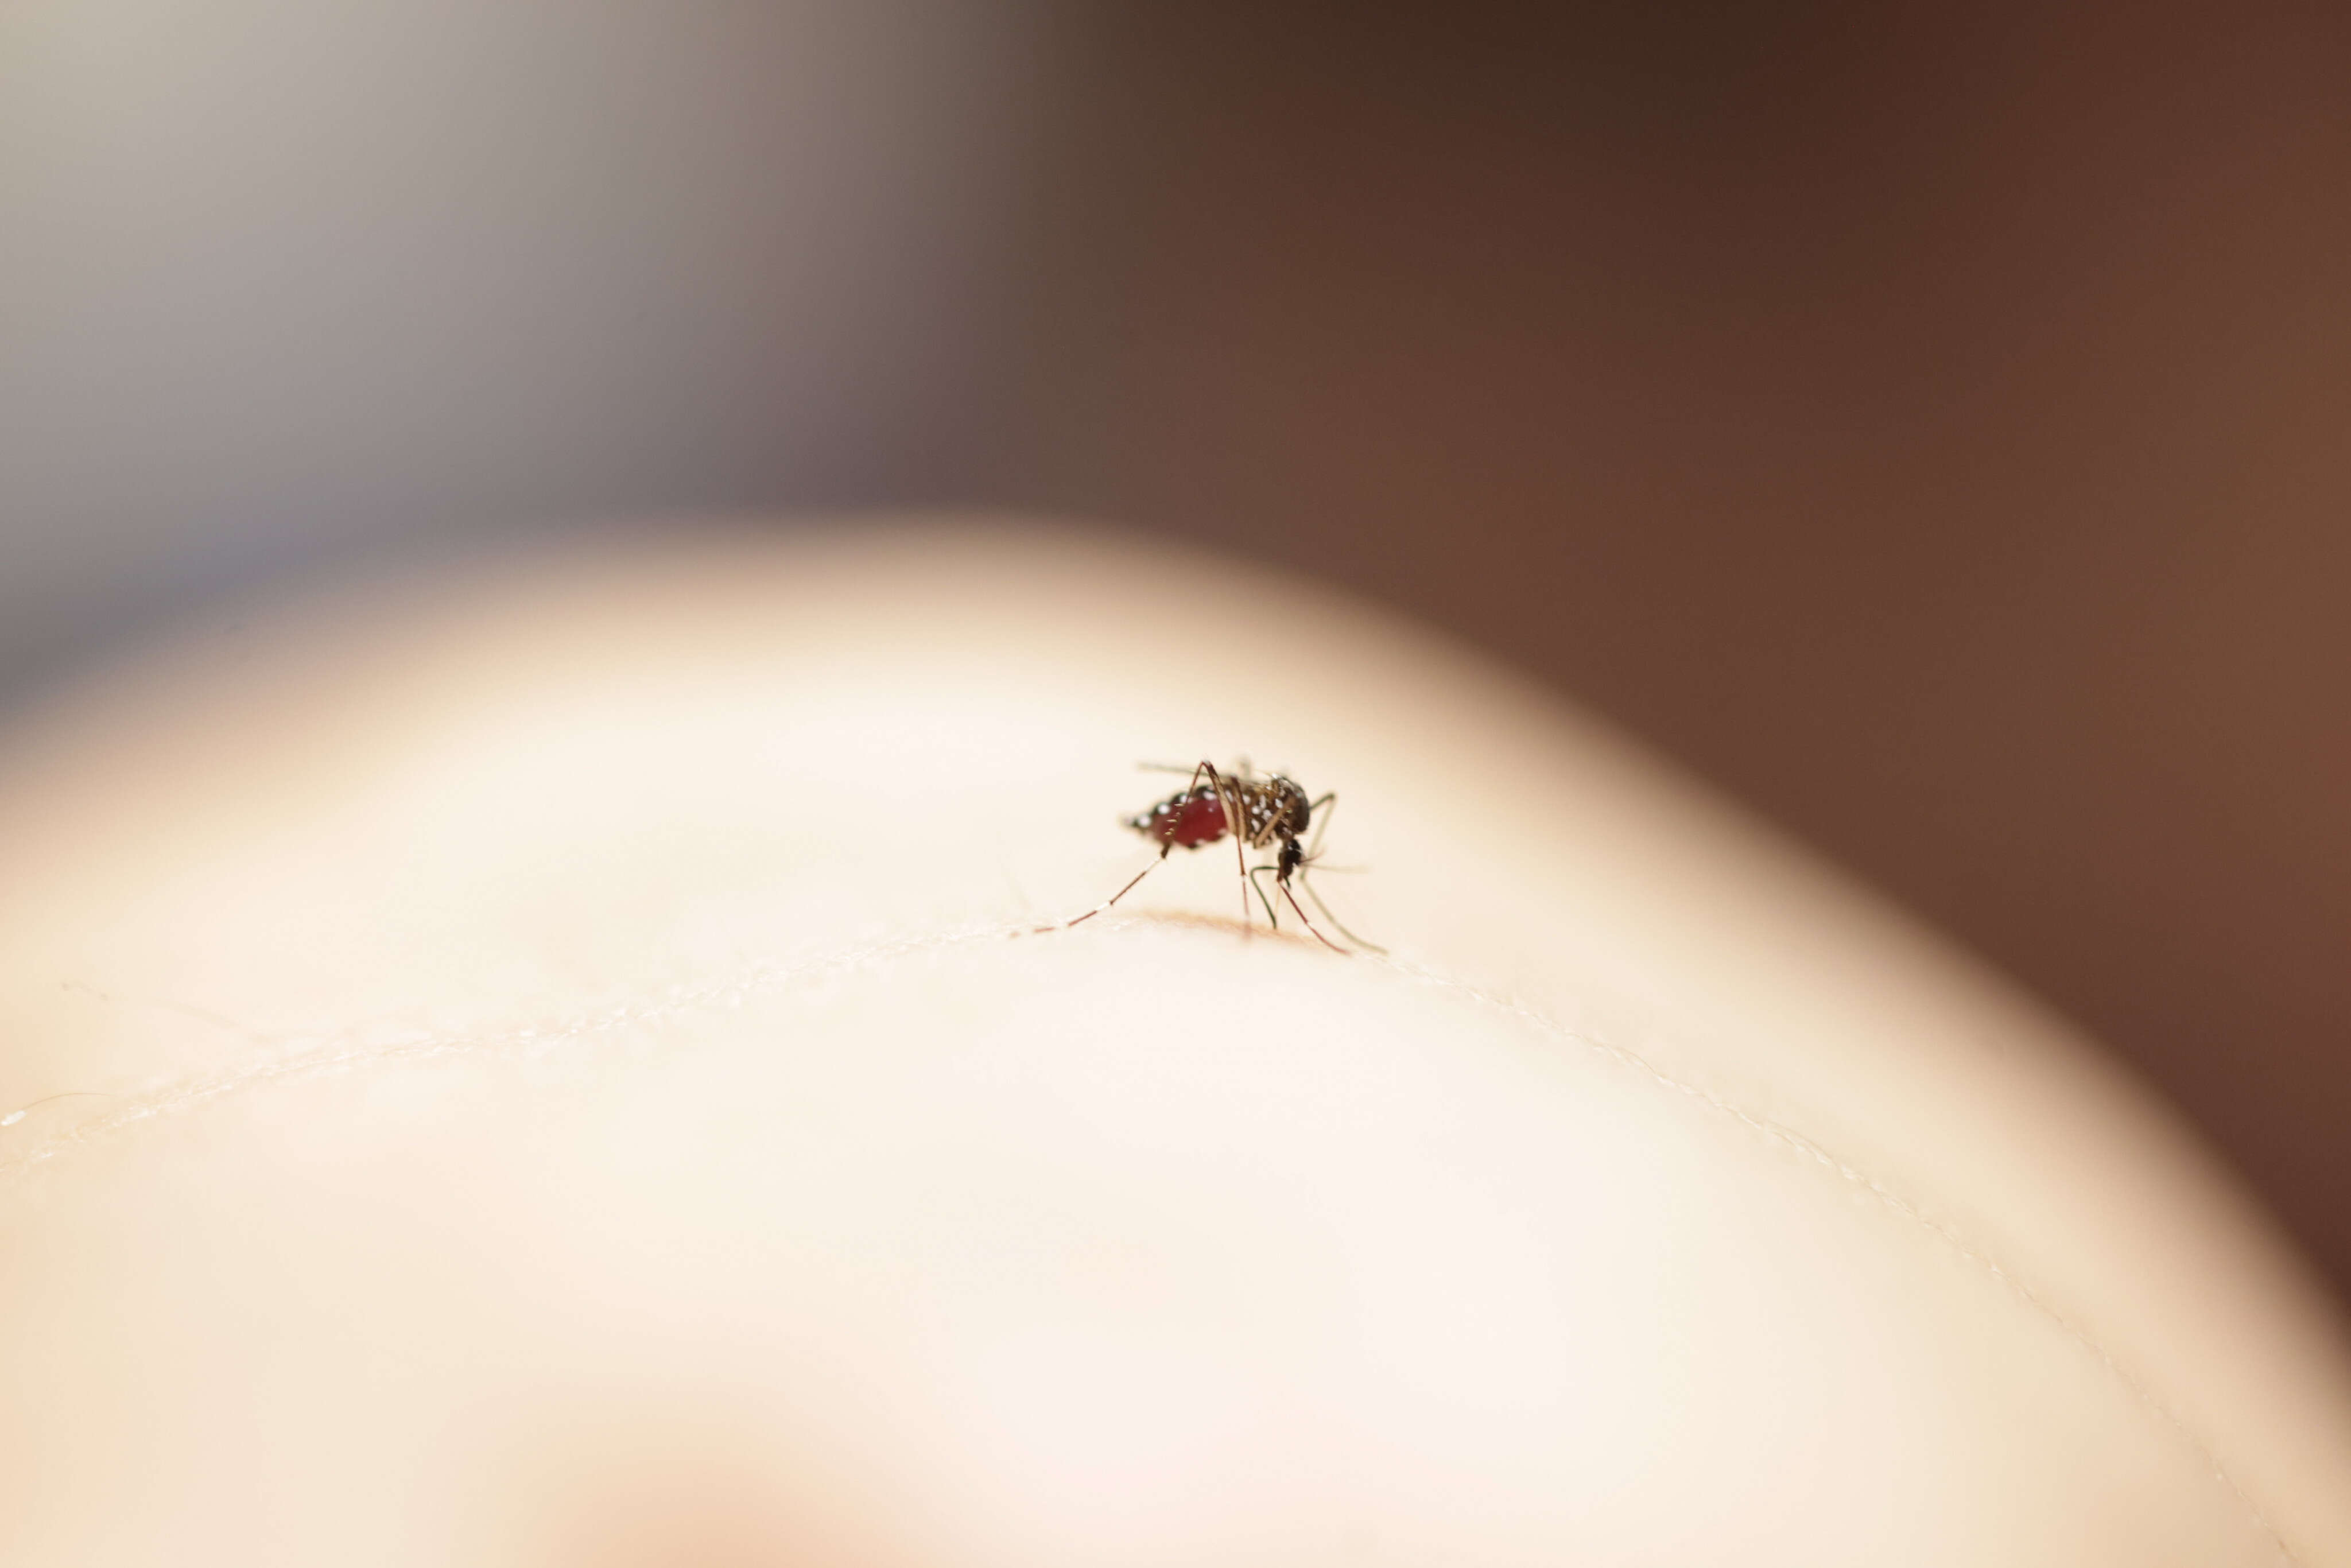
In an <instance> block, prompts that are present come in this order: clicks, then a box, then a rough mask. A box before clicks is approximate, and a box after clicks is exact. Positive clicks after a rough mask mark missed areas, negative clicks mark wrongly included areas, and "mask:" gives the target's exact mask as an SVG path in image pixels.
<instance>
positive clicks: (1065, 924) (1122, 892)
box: [1037, 844, 1175, 931]
mask: <svg viewBox="0 0 2351 1568" xmlns="http://www.w3.org/2000/svg"><path fill="white" fill-rule="evenodd" d="M1174 848H1175V845H1174V844H1162V845H1161V846H1160V848H1159V858H1158V859H1157V860H1155V861H1153V862H1151V863H1150V864H1149V865H1147V866H1144V868H1143V869H1142V870H1141V871H1139V872H1136V873H1134V878H1133V879H1132V880H1131V881H1129V882H1128V883H1127V884H1126V885H1125V886H1124V887H1122V888H1120V889H1119V890H1118V891H1117V892H1116V893H1113V894H1111V895H1110V896H1109V897H1108V898H1105V899H1103V900H1102V902H1101V903H1100V904H1095V905H1094V906H1093V907H1092V909H1089V910H1087V911H1086V912H1085V913H1084V914H1083V915H1073V916H1071V918H1070V919H1067V920H1064V921H1062V922H1061V924H1060V925H1040V926H1038V927H1037V929H1038V930H1040V931H1067V930H1068V929H1069V928H1070V927H1071V926H1072V925H1077V924H1078V923H1079V922H1081V921H1085V920H1092V918H1093V917H1094V916H1095V915H1100V914H1101V913H1102V911H1103V910H1105V909H1108V908H1109V907H1110V906H1111V905H1112V904H1116V903H1117V902H1118V901H1119V900H1120V899H1122V898H1124V897H1125V896H1126V895H1127V894H1130V893H1133V892H1134V884H1135V883H1138V882H1141V881H1142V880H1143V879H1144V877H1146V876H1149V875H1150V874H1151V873H1153V872H1155V871H1157V870H1158V869H1159V868H1160V867H1161V866H1162V865H1163V864H1165V862H1166V860H1167V852H1168V851H1169V850H1172V849H1174Z"/></svg>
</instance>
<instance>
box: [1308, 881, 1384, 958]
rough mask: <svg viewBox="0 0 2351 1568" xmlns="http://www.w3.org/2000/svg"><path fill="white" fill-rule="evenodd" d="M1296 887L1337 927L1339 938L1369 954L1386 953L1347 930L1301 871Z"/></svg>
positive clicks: (1378, 946) (1376, 945)
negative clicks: (1300, 888) (1303, 891)
mask: <svg viewBox="0 0 2351 1568" xmlns="http://www.w3.org/2000/svg"><path fill="white" fill-rule="evenodd" d="M1298 885H1299V886H1301V887H1302V888H1304V889H1305V890H1306V896H1307V897H1309V898H1311V899H1312V900H1313V901H1314V907H1315V908H1317V909H1319V910H1321V911H1322V918H1323V919H1325V920H1327V921H1329V922H1330V923H1331V924H1332V925H1335V926H1337V927H1338V929H1339V935H1340V936H1344V937H1345V938H1346V939H1347V940H1348V941H1350V942H1353V944H1354V945H1355V946H1358V947H1361V948H1363V949H1364V951H1366V952H1369V953H1382V954H1384V953H1385V952H1386V951H1387V949H1386V948H1384V947H1383V946H1380V945H1379V944H1378V943H1376V942H1366V941H1364V939H1363V938H1362V937H1360V936H1356V935H1355V934H1354V933H1353V932H1352V931H1350V930H1348V929H1347V926H1346V923H1345V922H1344V921H1343V920H1341V919H1340V918H1339V917H1338V916H1337V915H1333V914H1332V913H1331V906H1330V905H1329V904H1325V903H1323V902H1322V894H1319V893H1317V892H1315V891H1314V884H1313V883H1311V882H1309V881H1307V880H1306V873H1305V872H1304V871H1302V870H1301V872H1300V873H1298ZM1293 902H1294V901H1293Z"/></svg>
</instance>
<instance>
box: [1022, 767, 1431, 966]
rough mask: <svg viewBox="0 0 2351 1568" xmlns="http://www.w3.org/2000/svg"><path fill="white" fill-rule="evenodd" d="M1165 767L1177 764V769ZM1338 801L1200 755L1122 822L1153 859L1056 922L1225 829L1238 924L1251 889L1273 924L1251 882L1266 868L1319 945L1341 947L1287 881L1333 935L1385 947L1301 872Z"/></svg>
mask: <svg viewBox="0 0 2351 1568" xmlns="http://www.w3.org/2000/svg"><path fill="white" fill-rule="evenodd" d="M1145 766H1146V767H1149V766H1157V765H1155V764H1145ZM1168 770H1169V771H1171V772H1181V771H1183V769H1182V768H1170V769H1168ZM1338 802H1339V797H1338V795H1337V794H1336V793H1335V792H1333V793H1329V794H1324V795H1320V796H1317V797H1315V798H1314V799H1312V800H1309V799H1307V796H1306V791H1305V790H1304V789H1301V788H1300V787H1299V786H1298V784H1297V782H1296V781H1295V780H1293V779H1285V778H1283V777H1282V776H1281V775H1280V774H1279V773H1275V774H1270V775H1267V776H1266V777H1263V778H1259V776H1258V775H1257V774H1256V773H1255V772H1254V771H1252V770H1251V768H1249V764H1248V763H1246V762H1242V763H1238V764H1236V765H1235V766H1233V767H1231V768H1225V769H1222V770H1219V769H1218V768H1217V765H1216V764H1215V763H1213V762H1202V763H1201V764H1200V765H1199V766H1198V767H1196V768H1193V769H1192V781H1191V782H1190V783H1189V784H1187V785H1186V786H1185V787H1184V788H1183V789H1179V790H1177V791H1176V792H1175V794H1173V795H1170V796H1168V797H1167V799H1165V800H1162V801H1160V802H1159V803H1158V804H1157V805H1155V806H1154V807H1152V808H1151V810H1147V811H1144V812H1142V813H1140V814H1139V815H1136V816H1133V817H1129V818H1128V819H1126V823H1125V825H1126V826H1127V827H1129V828H1132V829H1134V831H1136V832H1138V833H1141V834H1142V835H1143V836H1144V838H1146V839H1148V840H1150V841H1152V842H1153V843H1155V844H1157V845H1158V846H1159V859H1158V860H1155V861H1153V862H1151V863H1150V864H1149V865H1147V866H1144V868H1143V869H1142V870H1141V871H1139V872H1136V873H1134V878H1133V879H1132V880H1131V881H1129V882H1128V883H1127V884H1126V885H1125V886H1124V887H1122V888H1120V889H1119V890H1118V891H1117V892H1116V893H1113V894H1111V895H1110V896H1109V897H1108V898H1106V899H1104V900H1102V903H1100V904H1096V905H1095V906H1094V907H1093V908H1092V909H1089V910H1087V911H1086V912H1085V913H1084V914H1083V915H1078V916H1076V917H1075V918H1074V919H1071V920H1066V921H1064V922H1062V925H1064V926H1070V925H1077V924H1078V923H1079V922H1080V921H1084V920H1092V918H1093V917H1094V916H1095V915H1100V914H1101V913H1102V911H1103V910H1105V909H1108V908H1109V907H1110V906H1111V905H1112V904H1116V903H1117V902H1118V901H1119V900H1120V899H1122V898H1124V897H1125V896H1126V895H1127V894H1130V893H1133V892H1134V888H1135V883H1139V882H1141V881H1142V880H1143V879H1144V877H1146V876H1149V875H1150V874H1151V873H1153V872H1155V871H1156V870H1158V869H1159V866H1160V864H1161V862H1164V861H1165V860H1166V858H1167V856H1168V852H1170V851H1172V850H1175V849H1177V848H1182V849H1187V850H1196V849H1199V848H1201V847H1202V846H1203V845H1206V844H1213V843H1216V842H1217V841H1220V840H1222V839H1225V838H1227V837H1228V836H1229V837H1230V838H1231V839H1232V841H1233V860H1234V863H1235V864H1236V865H1237V866H1238V868H1239V871H1240V877H1241V890H1242V891H1241V921H1242V924H1244V925H1249V924H1251V923H1252V921H1253V916H1252V915H1250V914H1249V895H1250V894H1251V893H1254V894H1256V895H1257V899H1258V902H1259V904H1263V905H1264V906H1265V917H1266V919H1267V921H1268V922H1270V924H1271V925H1273V927H1274V929H1275V930H1277V931H1278V930H1280V928H1281V916H1280V913H1279V912H1278V911H1277V910H1276V909H1275V907H1274V903H1273V895H1272V894H1269V893H1267V892H1266V889H1265V884H1264V883H1260V882H1259V881H1258V878H1259V877H1261V876H1263V875H1265V874H1266V873H1269V872H1270V873H1272V875H1273V889H1274V893H1278V894H1280V895H1281V899H1282V901H1283V902H1284V903H1286V904H1289V905H1290V908H1291V910H1293V911H1294V912H1295V913H1296V914H1297V915H1298V918H1299V920H1300V921H1301V923H1302V924H1303V925H1305V927H1306V929H1307V930H1309V931H1311V932H1312V933H1313V934H1314V939H1315V940H1316V941H1318V942H1320V943H1322V946H1325V947H1328V948H1330V949H1331V950H1332V952H1334V953H1343V952H1345V951H1347V949H1346V948H1344V947H1342V946H1339V944H1337V943H1336V942H1333V941H1332V940H1331V938H1330V937H1328V936H1324V935H1323V934H1322V927H1321V926H1319V925H1315V924H1314V922H1313V920H1312V919H1311V917H1310V916H1309V915H1307V913H1306V909H1305V906H1304V905H1303V904H1300V903H1299V902H1298V895H1297V894H1295V893H1293V892H1292V891H1290V889H1291V884H1292V883H1295V884H1296V885H1297V886H1298V887H1300V888H1301V889H1303V890H1304V891H1305V894H1306V896H1307V898H1308V899H1310V900H1311V901H1312V903H1313V904H1314V907H1315V908H1316V909H1318V910H1320V911H1322V918H1323V919H1325V920H1327V921H1329V922H1330V923H1331V925H1332V927H1333V928H1334V929H1336V930H1337V931H1338V933H1339V935H1341V936H1344V937H1345V938H1346V939H1347V940H1348V941H1350V942H1352V943H1353V944H1354V945H1355V946H1358V947H1361V948H1364V949H1365V950H1366V951H1369V952H1373V953H1383V952H1385V951H1386V949H1385V948H1384V947H1379V946H1374V945H1373V944H1372V943H1369V942H1366V941H1364V939H1363V938H1362V937H1360V936H1356V935H1355V934H1354V933H1353V932H1352V931H1350V930H1348V929H1347V927H1346V926H1345V925H1343V923H1342V922H1341V921H1340V919H1339V917H1338V916H1337V915H1333V914H1332V913H1331V906H1330V905H1329V904H1324V903H1323V902H1322V894H1318V893H1316V892H1315V891H1314V884H1313V883H1311V881H1309V880H1308V878H1307V873H1308V871H1309V869H1310V868H1311V867H1312V866H1313V864H1314V862H1315V861H1316V860H1318V859H1320V858H1321V856H1322V834H1323V831H1324V830H1326V829H1328V828H1329V827H1330V825H1331V813H1332V811H1333V810H1337V808H1338ZM1318 812H1319V813H1321V816H1322V821H1319V822H1318V821H1315V816H1316V814H1317V813H1318ZM1310 831H1311V834H1312V840H1311V842H1309V843H1307V844H1305V845H1304V846H1302V847H1301V844H1300V842H1299V841H1300V840H1301V839H1304V838H1306V837H1307V836H1308V834H1309V832H1310ZM1268 849H1270V850H1272V851H1273V852H1274V858H1273V859H1271V860H1270V861H1268V862H1265V863H1264V864H1262V865H1258V866H1252V865H1250V864H1249V852H1250V851H1251V850H1259V851H1262V850H1268Z"/></svg>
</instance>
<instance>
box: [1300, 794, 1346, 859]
mask: <svg viewBox="0 0 2351 1568" xmlns="http://www.w3.org/2000/svg"><path fill="white" fill-rule="evenodd" d="M1325 807H1328V808H1329V809H1330V810H1323V808H1325ZM1338 809H1339V791H1337V790H1336V789H1333V790H1332V791H1330V792H1329V793H1328V794H1326V795H1324V796H1323V797H1322V799H1321V800H1310V801H1309V802H1307V806H1306V814H1307V815H1308V816H1310V817H1311V816H1312V815H1314V814H1315V813H1316V812H1317V811H1321V812H1322V821H1319V822H1317V823H1315V824H1314V841H1313V842H1312V843H1311V844H1308V845H1307V846H1306V858H1307V859H1308V860H1312V859H1313V858H1314V857H1315V856H1316V855H1319V854H1321V853H1322V834H1323V832H1324V831H1325V830H1327V829H1328V828H1329V827H1330V826H1331V812H1332V811H1335V810H1338Z"/></svg>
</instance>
